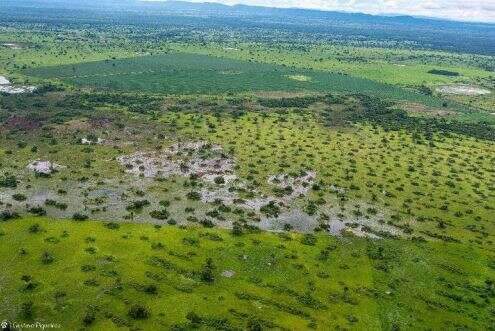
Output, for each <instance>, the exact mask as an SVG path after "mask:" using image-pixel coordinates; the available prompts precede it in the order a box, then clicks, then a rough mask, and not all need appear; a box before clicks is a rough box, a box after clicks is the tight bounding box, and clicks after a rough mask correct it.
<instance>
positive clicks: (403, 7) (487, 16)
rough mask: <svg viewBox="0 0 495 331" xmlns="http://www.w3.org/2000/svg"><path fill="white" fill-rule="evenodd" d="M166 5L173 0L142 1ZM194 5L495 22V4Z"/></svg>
mask: <svg viewBox="0 0 495 331" xmlns="http://www.w3.org/2000/svg"><path fill="white" fill-rule="evenodd" d="M140 1H153V2H166V1H170V0H140ZM183 1H187V2H195V3H220V4H224V5H229V6H233V5H250V6H263V7H273V8H300V9H315V10H324V11H342V12H351V13H364V14H372V15H410V16H418V17H430V18H439V19H448V20H455V21H467V22H484V23H495V2H493V3H488V2H487V1H482V0H475V1H471V2H469V3H466V2H464V1H462V0H440V1H431V0H419V1H416V2H410V1H406V0H397V1H390V0H378V1H371V0H297V1H296V0H206V1H205V0H183Z"/></svg>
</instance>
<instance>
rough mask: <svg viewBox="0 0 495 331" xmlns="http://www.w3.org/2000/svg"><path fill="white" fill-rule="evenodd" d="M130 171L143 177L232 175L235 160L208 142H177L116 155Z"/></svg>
mask: <svg viewBox="0 0 495 331" xmlns="http://www.w3.org/2000/svg"><path fill="white" fill-rule="evenodd" d="M117 161H118V162H120V163H121V164H122V165H123V166H124V167H125V168H126V171H127V172H128V173H132V174H134V175H143V176H144V177H163V178H166V177H171V176H186V177H187V176H190V175H195V176H197V177H199V178H203V177H205V178H207V179H211V178H212V177H213V178H215V177H218V176H224V175H232V174H233V169H234V161H233V160H232V159H231V158H229V157H227V156H226V155H225V154H224V153H223V150H222V148H221V147H220V146H218V145H209V144H208V143H206V142H203V141H200V142H187V143H178V144H174V145H172V146H170V147H169V148H168V149H167V150H165V151H161V152H138V153H135V154H132V155H124V156H120V157H118V158H117Z"/></svg>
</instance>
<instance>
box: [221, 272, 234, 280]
mask: <svg viewBox="0 0 495 331" xmlns="http://www.w3.org/2000/svg"><path fill="white" fill-rule="evenodd" d="M221 275H222V277H225V278H232V277H234V276H235V271H233V270H225V271H223V272H222V273H221Z"/></svg>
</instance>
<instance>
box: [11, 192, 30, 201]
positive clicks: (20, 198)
mask: <svg viewBox="0 0 495 331" xmlns="http://www.w3.org/2000/svg"><path fill="white" fill-rule="evenodd" d="M12 199H14V200H15V201H26V200H27V197H26V196H25V195H24V194H21V193H16V194H14V195H13V196H12Z"/></svg>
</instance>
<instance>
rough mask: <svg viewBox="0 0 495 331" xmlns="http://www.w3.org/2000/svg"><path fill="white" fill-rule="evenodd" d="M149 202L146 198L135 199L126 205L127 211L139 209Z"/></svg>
mask: <svg viewBox="0 0 495 331" xmlns="http://www.w3.org/2000/svg"><path fill="white" fill-rule="evenodd" d="M149 204H150V202H149V201H148V200H136V201H133V202H132V203H131V204H130V205H128V206H127V207H126V209H127V210H128V211H131V210H141V209H143V208H144V207H146V206H149Z"/></svg>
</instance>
